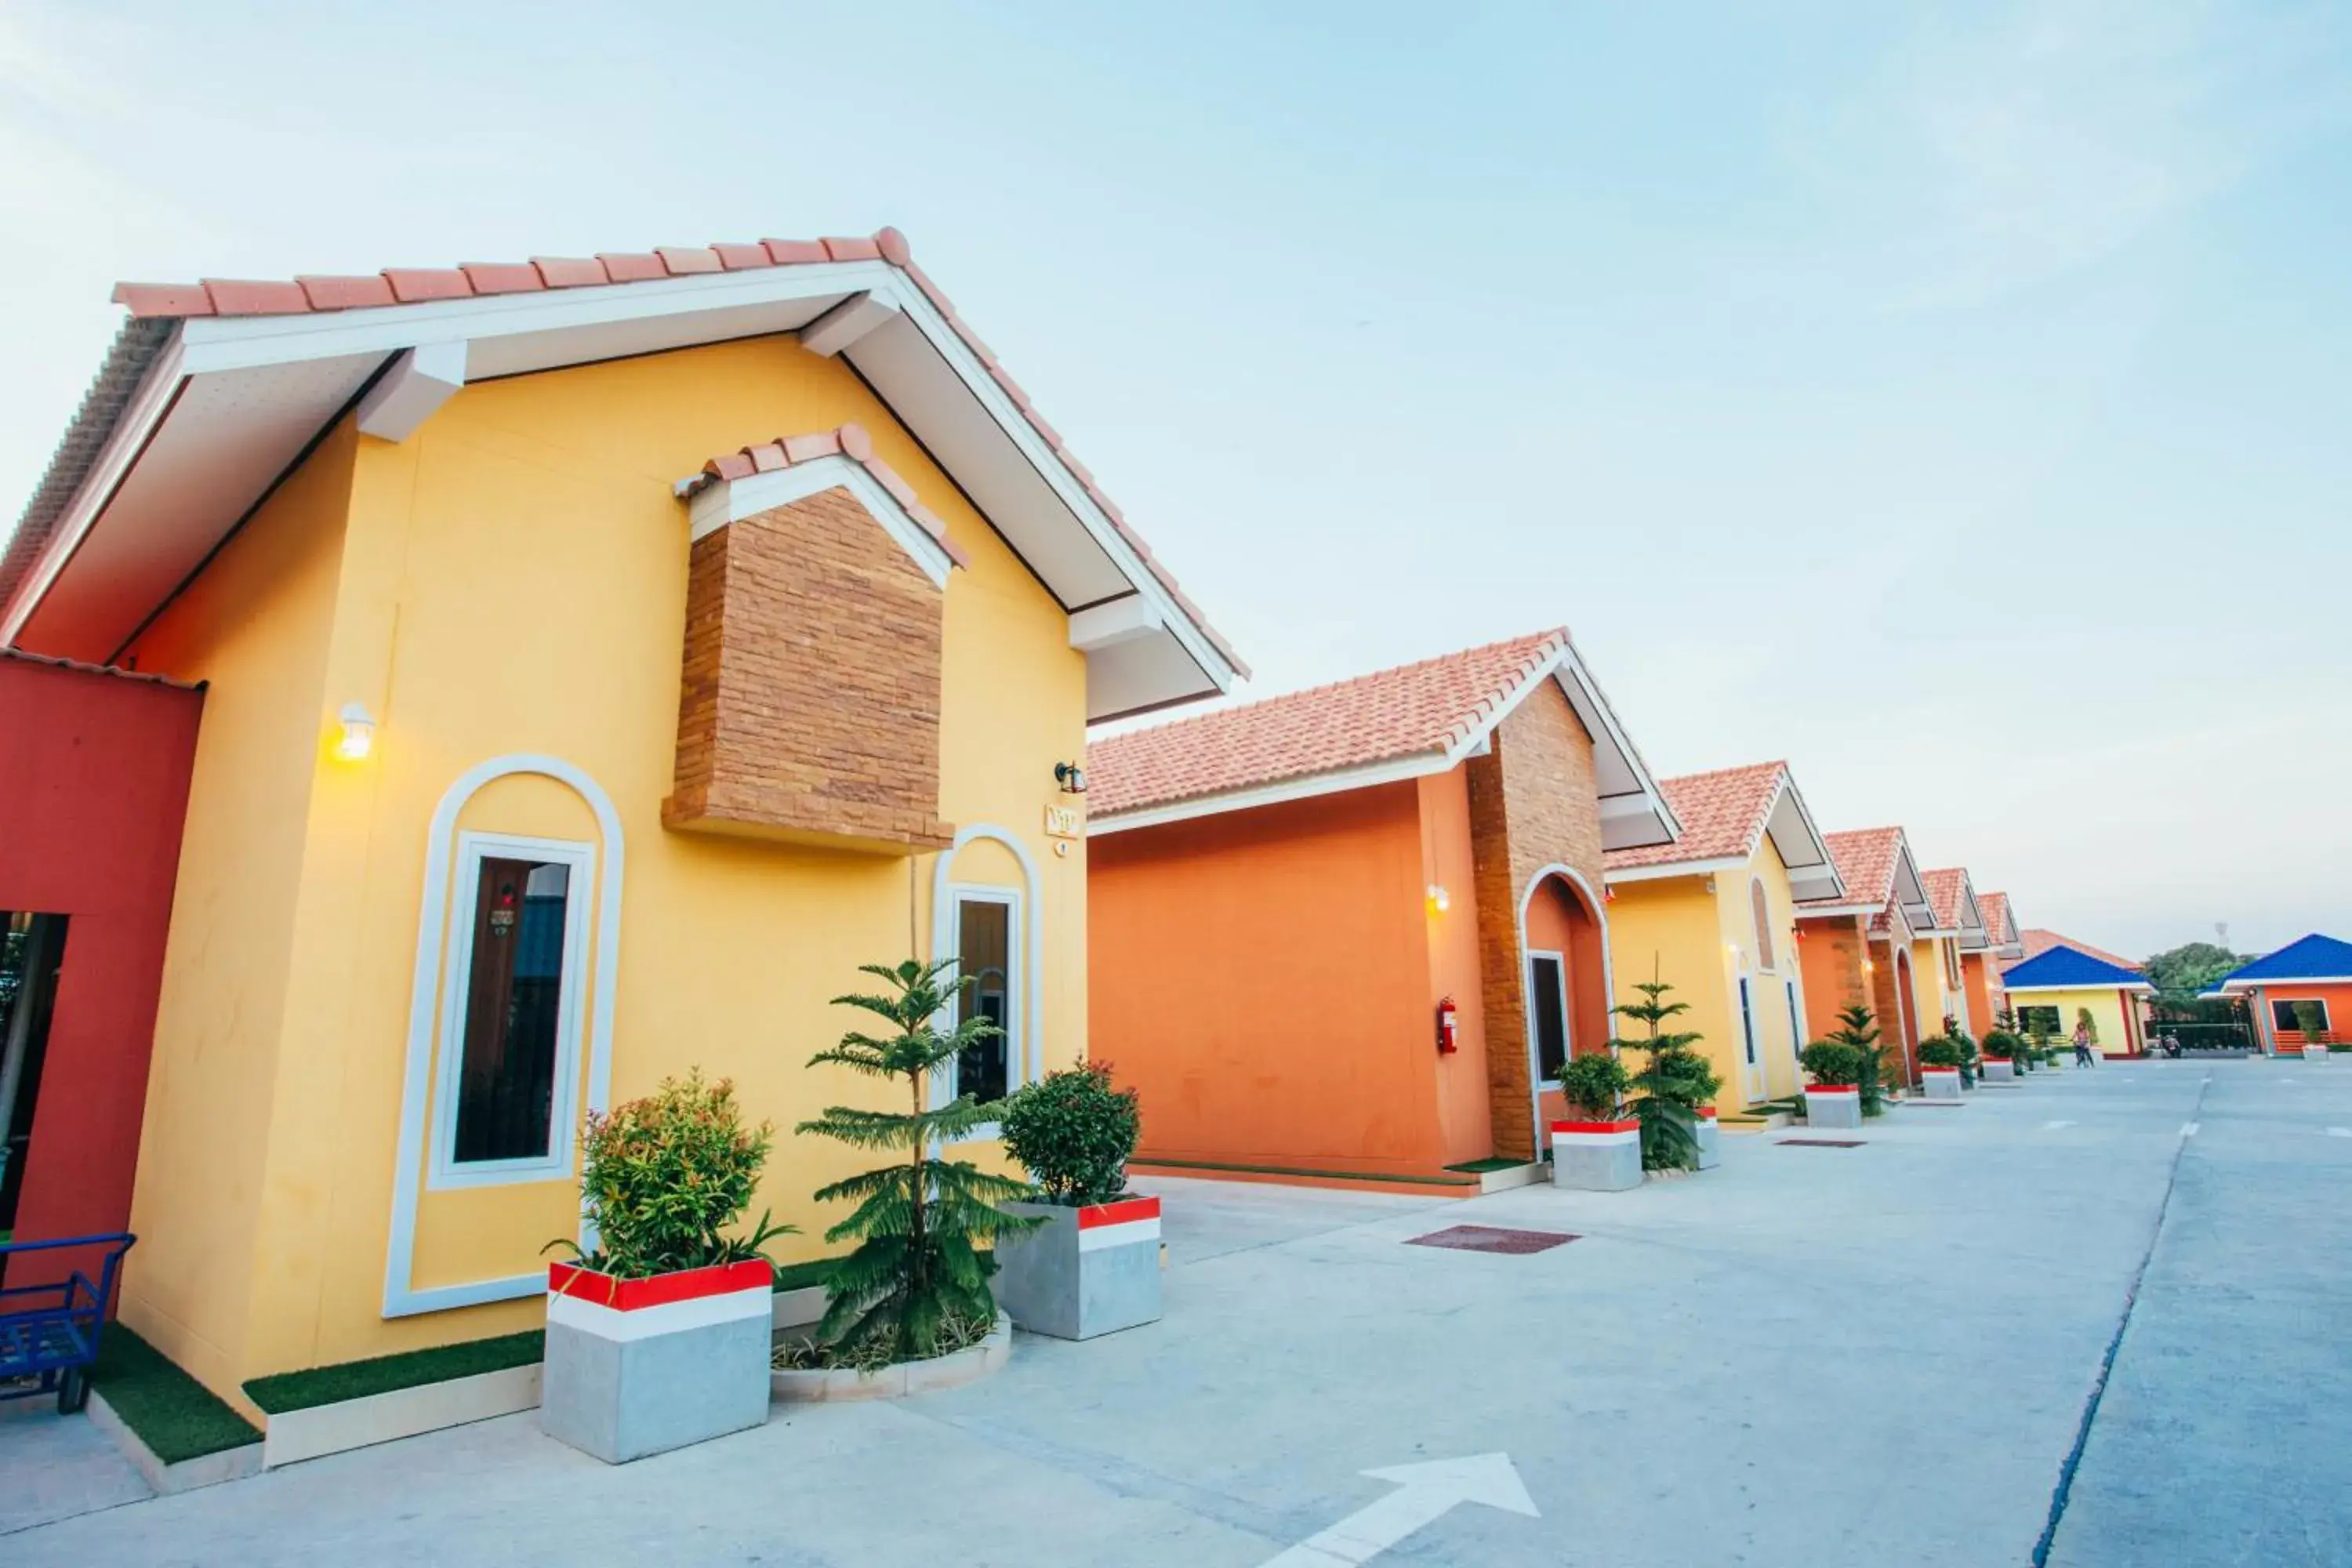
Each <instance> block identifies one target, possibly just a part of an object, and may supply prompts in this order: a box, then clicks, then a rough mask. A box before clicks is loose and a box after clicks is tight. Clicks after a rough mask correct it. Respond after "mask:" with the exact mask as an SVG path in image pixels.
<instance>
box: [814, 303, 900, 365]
mask: <svg viewBox="0 0 2352 1568" xmlns="http://www.w3.org/2000/svg"><path fill="white" fill-rule="evenodd" d="M897 314H898V306H897V305H895V304H893V303H891V302H890V301H889V300H887V299H884V298H882V297H881V296H879V295H877V294H874V293H870V292H869V293H865V294H852V295H851V296H850V297H849V298H848V299H846V300H843V301H842V302H841V303H840V304H838V305H835V307H834V308H833V309H832V310H827V311H826V312H825V313H824V315H822V316H819V317H818V318H817V319H816V320H815V321H811V322H810V323H809V324H808V325H807V326H805V327H803V328H802V329H801V331H800V338H801V347H803V348H804V349H806V350H808V352H809V353H813V354H817V355H821V356H822V357H824V358H825V359H831V358H832V357H833V356H834V355H835V354H837V353H840V352H841V351H842V350H844V349H845V348H847V347H848V346H849V345H850V344H852V343H854V342H856V341H857V340H858V339H860V338H862V337H864V336H865V335H866V333H868V332H870V331H873V330H874V329H875V328H877V327H879V326H881V325H883V324H884V323H885V322H887V321H889V320H890V318H891V317H893V316H895V315H897Z"/></svg>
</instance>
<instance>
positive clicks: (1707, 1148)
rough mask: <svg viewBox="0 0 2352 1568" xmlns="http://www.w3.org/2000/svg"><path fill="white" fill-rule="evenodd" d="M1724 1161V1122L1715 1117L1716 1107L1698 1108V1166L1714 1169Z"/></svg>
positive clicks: (1703, 1168)
mask: <svg viewBox="0 0 2352 1568" xmlns="http://www.w3.org/2000/svg"><path fill="white" fill-rule="evenodd" d="M1722 1163H1723V1124H1722V1123H1721V1122H1719V1121H1717V1120H1716V1119H1715V1107H1714V1106H1712V1105H1702V1106H1700V1107H1699V1108H1698V1168H1699V1169H1700V1170H1702V1171H1712V1170H1714V1169H1715V1168H1716V1167H1717V1165H1720V1164H1722Z"/></svg>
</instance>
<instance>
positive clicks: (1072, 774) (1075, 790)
mask: <svg viewBox="0 0 2352 1568" xmlns="http://www.w3.org/2000/svg"><path fill="white" fill-rule="evenodd" d="M1054 782H1055V784H1060V785H1061V786H1062V793H1063V794H1064V795H1084V794H1086V793H1087V770H1086V769H1085V768H1083V767H1081V766H1080V765H1079V764H1078V763H1055V764H1054Z"/></svg>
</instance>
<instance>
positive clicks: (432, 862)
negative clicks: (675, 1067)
mask: <svg viewBox="0 0 2352 1568" xmlns="http://www.w3.org/2000/svg"><path fill="white" fill-rule="evenodd" d="M517 773H535V774H538V775H541V776H542V777H546V778H551V779H553V780H555V781H556V782H557V783H559V784H565V785H567V786H569V787H570V788H571V790H572V793H573V794H575V795H579V796H580V798H581V799H582V800H583V801H585V802H586V803H587V805H588V807H589V809H590V810H591V811H593V813H594V814H595V817H596V830H597V834H598V836H599V837H601V838H602V839H603V841H604V842H603V845H602V848H603V851H604V854H603V860H604V872H603V875H602V876H601V877H599V878H598V879H596V887H595V892H594V899H595V903H594V908H595V959H594V963H593V971H592V976H593V977H592V979H591V982H590V991H589V1004H588V1007H589V1011H588V1020H587V1046H586V1049H587V1060H586V1062H585V1064H584V1067H585V1069H586V1070H585V1074H584V1076H585V1079H586V1080H587V1098H586V1107H587V1109H588V1110H604V1108H605V1106H606V1105H607V1104H608V1103H609V1102H610V1100H611V1097H612V1089H613V1009H614V999H615V997H616V996H617V995H618V994H619V990H620V956H621V943H620V934H621V875H622V869H623V861H624V855H623V842H622V834H621V817H620V813H619V812H618V811H616V810H615V809H614V805H613V801H612V797H611V796H610V795H606V794H605V793H604V788H603V787H602V786H601V785H599V784H597V783H596V781H595V780H594V779H593V778H592V777H590V776H589V775H588V773H586V772H585V771H583V769H581V768H579V767H576V766H574V765H573V764H572V763H567V762H565V761H563V760H562V758H560V757H551V756H545V755H541V754H539V753H536V752H514V753H512V754H509V755H507V756H503V757H492V758H490V759H489V760H488V761H487V762H483V763H476V764H475V765H474V766H473V767H471V768H468V769H467V771H466V772H465V773H461V774H459V775H458V776H457V780H456V781H455V782H454V783H452V784H450V785H449V787H448V789H447V790H446V792H445V793H444V794H443V795H442V796H441V802H440V804H439V805H436V806H435V807H434V810H433V820H432V823H431V825H430V826H428V827H427V828H426V830H425V889H424V898H423V902H422V905H421V908H420V909H419V911H418V918H417V922H416V960H415V971H414V974H413V977H412V979H411V981H410V984H409V993H408V1042H407V1059H406V1066H405V1068H404V1071H403V1074H402V1083H401V1096H400V1137H399V1143H398V1146H397V1151H396V1152H395V1154H394V1160H395V1161H396V1162H397V1163H395V1164H394V1167H393V1182H392V1228H391V1233H390V1236H389V1237H388V1238H387V1240H386V1244H385V1247H384V1270H383V1316H385V1317H387V1318H405V1317H413V1316H415V1315H416V1314H417V1313H420V1312H438V1311H445V1310H448V1309H450V1308H452V1307H471V1306H476V1305H478V1304H480V1303H482V1302H485V1301H509V1300H516V1299H518V1298H520V1297H525V1296H535V1295H538V1294H540V1293H541V1292H542V1291H544V1290H545V1289H547V1280H546V1277H545V1274H544V1273H543V1272H541V1271H533V1272H531V1273H528V1274H516V1275H508V1276H505V1277H503V1278H499V1279H476V1280H469V1281H467V1282H466V1283H463V1284H457V1285H436V1286H432V1287H429V1288H427V1289H417V1288H416V1287H415V1284H414V1283H413V1278H414V1274H415V1262H416V1209H417V1201H418V1194H419V1189H420V1188H421V1187H422V1186H423V1184H424V1181H425V1163H426V1148H425V1142H426V1137H427V1132H428V1128H427V1119H428V1117H429V1115H430V1112H431V1106H430V1100H431V1094H432V1087H433V1077H434V1047H435V1039H436V1035H437V1033H438V1020H439V1018H440V1016H441V1013H440V999H441V990H442V978H443V954H444V952H445V951H446V942H447V927H448V921H449V904H450V877H451V873H452V870H453V868H454V865H453V863H454V862H455V860H456V858H457V849H458V834H457V816H458V814H459V813H460V812H461V811H462V810H464V808H465V805H466V803H467V801H469V800H471V799H473V797H474V796H475V795H478V793H480V791H481V790H482V788H483V787H484V786H485V785H487V784H490V783H492V782H493V781H494V780H498V779H502V778H507V777H509V776H512V775H514V774H517ZM584 891H585V889H583V892H584ZM566 940H567V941H569V932H568V931H567V933H566ZM575 1081H576V1079H575ZM569 1114H571V1112H570V1111H569V1110H567V1115H569ZM569 1178H570V1170H569V1162H568V1161H567V1164H566V1169H565V1171H564V1173H563V1176H562V1179H565V1180H568V1179H569ZM548 1179H554V1178H548ZM580 1244H581V1246H582V1247H593V1246H594V1245H595V1237H594V1234H593V1230H592V1228H591V1227H590V1226H588V1225H587V1224H586V1222H585V1221H584V1219H583V1223H582V1226H581V1233H580Z"/></svg>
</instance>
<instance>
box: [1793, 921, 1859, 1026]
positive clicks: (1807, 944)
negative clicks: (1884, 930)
mask: <svg viewBox="0 0 2352 1568" xmlns="http://www.w3.org/2000/svg"><path fill="white" fill-rule="evenodd" d="M1798 929H1799V931H1800V932H1801V936H1800V937H1799V939H1798V942H1797V953H1798V960H1799V962H1800V963H1801V964H1802V966H1803V969H1804V976H1805V1038H1804V1039H1803V1040H1802V1041H1801V1042H1799V1044H1800V1046H1803V1045H1808V1044H1811V1042H1812V1041H1814V1040H1818V1039H1821V1038H1822V1037H1824V1036H1826V1035H1828V1034H1829V1033H1830V1031H1832V1029H1835V1028H1836V1027H1837V1026H1838V1015H1839V1014H1840V1013H1842V1012H1843V1011H1844V1010H1845V1009H1846V1008H1848V1007H1850V1006H1852V1005H1853V1004H1854V1003H1856V1002H1860V1003H1862V1004H1863V1005H1864V1006H1868V1007H1875V1006H1876V1005H1877V1004H1876V1002H1874V1000H1873V999H1872V997H1871V994H1870V986H1869V984H1868V982H1867V977H1866V976H1864V973H1863V972H1862V963H1863V960H1864V958H1865V957H1867V956H1868V955H1869V943H1868V942H1865V941H1864V939H1863V934H1862V921H1860V920H1859V919H1857V918H1856V917H1854V916H1853V915H1825V916H1821V917H1818V918H1814V919H1810V920H1807V921H1804V922H1803V923H1802V924H1801V926H1800V927H1799V928H1798Z"/></svg>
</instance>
